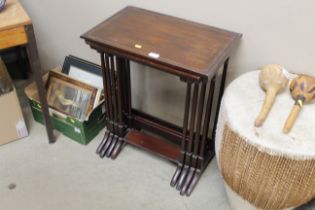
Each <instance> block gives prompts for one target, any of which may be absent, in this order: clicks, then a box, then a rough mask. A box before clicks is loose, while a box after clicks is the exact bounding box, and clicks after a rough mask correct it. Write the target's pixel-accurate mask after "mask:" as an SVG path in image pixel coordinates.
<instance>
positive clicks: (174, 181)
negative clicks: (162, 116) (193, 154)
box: [171, 81, 191, 187]
mask: <svg viewBox="0 0 315 210" xmlns="http://www.w3.org/2000/svg"><path fill="white" fill-rule="evenodd" d="M190 96H191V82H190V81H188V82H187V88H186V102H185V113H184V123H183V137H182V141H181V157H180V160H179V161H178V166H177V169H176V171H175V173H174V175H173V178H172V180H171V186H172V187H174V186H175V185H176V184H177V182H178V180H179V177H180V175H181V173H182V170H183V167H184V163H185V158H186V136H187V126H188V119H189V110H190Z"/></svg>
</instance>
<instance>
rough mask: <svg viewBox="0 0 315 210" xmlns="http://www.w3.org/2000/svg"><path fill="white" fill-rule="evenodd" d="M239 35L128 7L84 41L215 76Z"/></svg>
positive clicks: (146, 62) (89, 33)
mask: <svg viewBox="0 0 315 210" xmlns="http://www.w3.org/2000/svg"><path fill="white" fill-rule="evenodd" d="M240 37H241V35H240V34H238V33H234V32H230V31H226V30H222V29H219V28H215V27H211V26H207V25H203V24H199V23H194V22H191V21H187V20H183V19H179V18H176V17H172V16H168V15H162V14H159V13H156V12H151V11H148V10H144V9H140V8H136V7H130V6H129V7H126V8H124V9H123V10H121V11H120V12H118V13H116V14H115V15H114V16H112V17H111V18H109V19H107V20H105V21H104V22H102V23H101V24H99V25H98V26H96V27H94V28H93V29H91V30H90V31H89V32H87V33H85V34H84V35H83V36H82V38H84V39H85V40H86V41H88V42H93V43H98V44H100V45H102V46H104V47H106V48H109V49H113V50H116V51H117V50H119V52H120V53H122V54H123V53H129V54H132V55H134V56H136V57H138V58H139V57H141V59H143V60H141V61H142V62H144V63H145V64H150V63H155V62H157V63H160V64H163V65H169V66H171V67H176V68H179V69H180V70H182V71H187V72H189V73H195V74H197V75H200V76H212V75H213V74H214V72H215V70H217V68H218V66H219V65H221V64H222V62H223V61H224V60H225V59H226V58H227V57H228V56H229V54H230V53H231V50H232V47H233V46H234V45H235V43H236V41H237V40H238V39H239V38H240Z"/></svg>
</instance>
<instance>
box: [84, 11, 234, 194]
mask: <svg viewBox="0 0 315 210" xmlns="http://www.w3.org/2000/svg"><path fill="white" fill-rule="evenodd" d="M82 38H83V39H85V41H86V43H87V44H88V45H90V46H91V48H93V49H95V50H97V51H98V52H99V53H100V57H101V63H102V69H103V80H104V89H105V90H106V91H105V92H106V94H105V95H106V103H105V104H106V110H107V120H108V130H107V131H106V133H105V136H104V139H103V141H102V142H101V144H100V145H99V147H98V148H97V153H98V154H99V155H100V156H101V157H104V156H107V157H111V158H115V157H116V156H117V155H118V154H119V152H120V151H121V149H122V146H123V145H124V144H125V143H129V144H132V145H135V146H137V147H140V148H143V149H145V150H148V151H150V152H153V153H155V154H158V155H160V156H162V157H164V158H167V159H169V160H171V161H174V162H176V163H177V164H178V167H177V170H176V172H175V174H174V176H173V178H172V180H171V185H172V186H176V187H177V189H178V190H180V192H181V194H182V195H184V194H186V195H190V193H191V192H192V190H193V188H194V186H195V185H196V183H197V181H198V180H199V177H200V175H201V173H202V171H203V170H204V169H205V168H206V166H207V164H208V163H209V161H210V160H211V158H212V157H213V156H214V132H213V131H214V130H215V129H214V127H215V125H216V120H217V113H218V109H219V103H220V98H221V96H222V93H223V88H224V82H225V76H226V72H227V68H228V60H229V56H230V54H231V52H232V49H233V48H234V47H235V44H236V42H237V40H238V39H239V38H240V34H237V33H233V32H229V31H225V30H222V29H218V28H214V27H211V26H206V25H202V24H198V23H194V22H190V21H186V20H182V19H179V18H175V17H171V16H167V15H162V14H159V13H155V12H151V11H147V10H144V9H139V8H135V7H127V8H125V9H123V10H121V11H119V12H118V13H116V14H115V15H113V16H112V17H110V18H109V19H107V20H105V21H104V22H103V23H101V24H99V25H97V26H96V27H94V28H93V29H91V30H90V31H88V32H87V33H85V34H84V35H83V36H82ZM130 61H133V62H138V63H141V64H143V65H147V66H150V67H154V68H156V69H158V70H160V71H163V72H166V73H169V74H173V75H176V76H178V77H179V78H180V79H181V81H183V82H185V83H186V84H187V88H186V104H185V112H184V113H183V118H184V120H183V127H178V126H176V125H173V124H171V123H169V122H165V121H163V120H161V119H158V118H157V117H154V116H150V115H148V114H146V113H143V112H141V111H139V110H136V109H133V108H132V106H131V100H132V99H131V82H130ZM221 66H224V67H223V73H222V77H221V79H220V78H219V77H217V76H216V75H217V73H218V70H219V69H220V67H221ZM209 79H210V81H211V82H210V84H208V80H209ZM139 82H141V81H139ZM207 85H209V88H208V89H207ZM215 87H216V88H215ZM207 90H208V91H207ZM215 92H217V93H218V94H214V93H215ZM214 95H215V97H214ZM210 120H212V121H213V122H214V123H212V127H211V128H210ZM209 128H210V131H211V134H210V135H208V131H209ZM143 129H145V130H149V131H150V132H152V133H154V134H159V135H160V136H162V137H164V138H159V137H156V136H155V135H154V136H153V135H149V134H146V133H144V132H141V130H143Z"/></svg>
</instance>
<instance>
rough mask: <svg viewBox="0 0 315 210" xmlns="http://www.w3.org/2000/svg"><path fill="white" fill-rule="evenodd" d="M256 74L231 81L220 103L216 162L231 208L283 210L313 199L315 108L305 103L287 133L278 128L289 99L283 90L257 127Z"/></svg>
mask: <svg viewBox="0 0 315 210" xmlns="http://www.w3.org/2000/svg"><path fill="white" fill-rule="evenodd" d="M258 77H259V71H253V72H249V73H246V74H244V75H242V76H240V77H238V78H237V79H235V80H234V81H233V82H232V83H231V84H230V85H229V86H228V87H227V89H226V91H225V94H224V96H223V99H222V104H221V110H220V117H219V121H218V126H217V134H216V152H217V153H216V154H217V160H218V163H219V166H220V169H221V172H222V175H223V178H224V182H225V186H226V190H227V192H228V196H229V199H230V202H231V206H232V207H233V209H235V210H243V209H246V210H254V209H286V208H293V207H296V206H299V205H302V204H304V203H306V202H308V201H309V200H311V199H313V198H315V187H314V186H315V129H314V124H315V109H314V105H305V106H304V107H303V110H302V111H301V113H300V114H299V117H298V119H297V121H296V122H295V124H294V127H293V129H292V130H291V132H290V133H289V134H283V133H282V128H283V125H284V123H285V121H286V118H287V116H288V115H289V113H290V111H291V109H292V106H293V104H294V100H293V99H292V98H291V95H290V92H289V88H287V90H286V91H285V92H284V93H281V94H279V95H278V96H277V99H276V101H275V103H274V105H273V107H272V109H271V111H270V113H269V115H268V118H267V119H266V121H265V123H264V125H263V126H262V127H261V128H256V127H254V121H255V118H256V117H257V115H258V113H259V111H260V108H261V106H262V104H263V100H264V97H265V92H264V91H263V90H262V89H261V88H260V86H259V82H258Z"/></svg>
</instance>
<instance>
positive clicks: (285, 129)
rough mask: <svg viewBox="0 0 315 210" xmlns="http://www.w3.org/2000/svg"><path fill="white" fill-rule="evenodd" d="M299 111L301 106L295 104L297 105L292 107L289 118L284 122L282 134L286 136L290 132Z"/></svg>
mask: <svg viewBox="0 0 315 210" xmlns="http://www.w3.org/2000/svg"><path fill="white" fill-rule="evenodd" d="M301 109H302V106H301V105H299V104H297V103H296V104H295V105H294V106H293V109H292V110H291V113H290V115H289V117H288V118H287V121H286V122H285V125H284V127H283V133H285V134H287V133H289V132H290V130H291V128H292V127H293V124H294V122H295V121H296V118H297V117H298V115H299V113H300V111H301Z"/></svg>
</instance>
